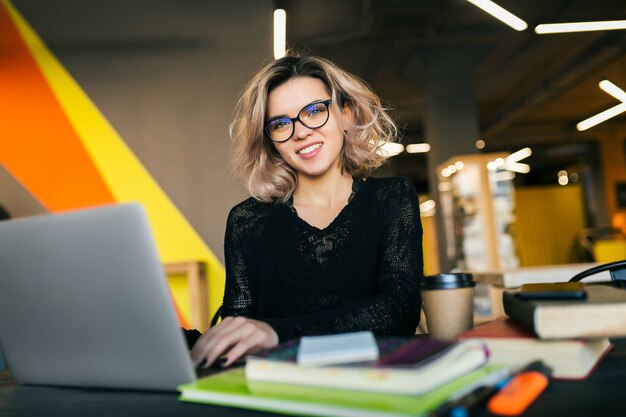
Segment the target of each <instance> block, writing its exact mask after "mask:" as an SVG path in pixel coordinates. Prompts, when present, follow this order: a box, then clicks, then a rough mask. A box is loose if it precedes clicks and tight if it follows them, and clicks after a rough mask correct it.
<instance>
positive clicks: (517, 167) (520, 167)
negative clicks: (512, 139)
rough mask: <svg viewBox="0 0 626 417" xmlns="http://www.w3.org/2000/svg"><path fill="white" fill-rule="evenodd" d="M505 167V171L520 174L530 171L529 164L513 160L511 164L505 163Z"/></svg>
mask: <svg viewBox="0 0 626 417" xmlns="http://www.w3.org/2000/svg"><path fill="white" fill-rule="evenodd" d="M505 169H506V170H507V171H513V172H519V173H520V174H528V173H529V172H530V165H528V164H521V163H519V162H513V163H511V164H506V168H505Z"/></svg>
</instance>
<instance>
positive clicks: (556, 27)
mask: <svg viewBox="0 0 626 417" xmlns="http://www.w3.org/2000/svg"><path fill="white" fill-rule="evenodd" d="M468 1H469V0H468ZM617 29H626V20H607V21H602V22H572V23H548V24H543V25H537V27H536V28H535V32H536V33H538V34H540V35H545V34H549V33H569V32H589V31H594V30H617Z"/></svg>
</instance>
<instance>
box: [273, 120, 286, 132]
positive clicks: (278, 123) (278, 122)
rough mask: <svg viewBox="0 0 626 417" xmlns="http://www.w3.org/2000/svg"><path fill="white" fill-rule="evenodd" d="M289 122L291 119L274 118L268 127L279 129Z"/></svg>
mask: <svg viewBox="0 0 626 417" xmlns="http://www.w3.org/2000/svg"><path fill="white" fill-rule="evenodd" d="M290 123H291V121H287V120H283V119H279V120H274V121H273V122H272V123H270V128H271V129H272V130H281V129H284V128H286V127H288V126H289V124H290Z"/></svg>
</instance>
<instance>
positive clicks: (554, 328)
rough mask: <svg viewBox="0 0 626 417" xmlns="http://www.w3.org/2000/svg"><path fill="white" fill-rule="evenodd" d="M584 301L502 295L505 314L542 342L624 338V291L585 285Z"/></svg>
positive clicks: (625, 292) (625, 308)
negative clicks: (574, 338) (534, 298)
mask: <svg viewBox="0 0 626 417" xmlns="http://www.w3.org/2000/svg"><path fill="white" fill-rule="evenodd" d="M585 290H586V291H587V299H584V300H550V301H548V300H522V299H520V298H518V297H517V296H516V295H515V291H505V292H504V294H503V299H502V301H503V304H504V311H505V313H506V314H507V315H508V316H509V317H511V318H512V319H513V320H515V321H516V322H518V323H520V324H521V325H523V326H524V327H526V328H527V329H529V330H531V331H532V332H534V333H535V334H536V335H537V336H538V337H539V338H541V339H563V338H572V337H583V338H600V337H612V336H626V291H625V290H623V289H620V288H616V287H611V286H606V285H586V286H585Z"/></svg>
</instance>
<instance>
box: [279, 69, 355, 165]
mask: <svg viewBox="0 0 626 417" xmlns="http://www.w3.org/2000/svg"><path fill="white" fill-rule="evenodd" d="M330 98H331V97H330V94H329V93H328V91H326V87H325V86H324V83H322V82H321V81H320V80H318V79H316V78H310V77H298V78H293V79H291V80H289V81H287V82H286V83H284V84H282V85H280V86H279V87H277V88H275V89H274V90H273V91H272V92H271V93H270V94H269V96H268V98H267V114H268V120H271V119H273V118H275V117H277V116H282V117H289V118H293V117H296V116H298V115H299V113H300V111H301V110H302V109H303V108H305V107H307V106H308V105H309V104H311V103H313V102H317V101H322V100H329V99H330ZM329 108H330V109H329V112H330V114H329V118H328V121H327V122H326V124H324V125H323V126H322V127H319V128H316V129H311V128H308V127H306V126H304V125H303V124H302V123H301V122H300V121H295V122H294V131H293V135H292V136H291V138H289V139H288V140H286V141H285V142H281V143H277V142H274V146H275V147H276V149H277V150H278V152H279V153H280V155H281V156H282V157H283V159H284V160H285V162H287V163H288V164H289V165H290V166H291V167H292V168H293V169H295V170H296V171H297V173H298V175H306V176H310V177H316V176H320V175H323V174H327V173H329V172H333V171H335V170H336V171H337V172H341V170H340V167H339V161H340V157H341V148H342V146H343V131H342V129H341V128H340V127H339V125H338V124H337V119H336V117H335V112H334V110H333V108H336V106H335V105H334V103H332V104H330V105H329ZM305 112H306V111H305ZM300 116H301V117H304V116H303V115H302V114H300Z"/></svg>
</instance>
